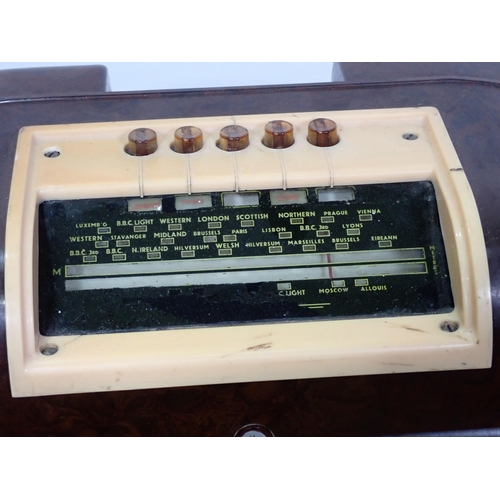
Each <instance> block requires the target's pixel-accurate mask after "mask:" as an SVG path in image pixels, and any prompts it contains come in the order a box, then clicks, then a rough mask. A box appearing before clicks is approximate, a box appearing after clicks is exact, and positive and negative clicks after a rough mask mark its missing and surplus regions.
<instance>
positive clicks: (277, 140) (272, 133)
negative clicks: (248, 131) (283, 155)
mask: <svg viewBox="0 0 500 500" xmlns="http://www.w3.org/2000/svg"><path fill="white" fill-rule="evenodd" d="M294 142H295V139H294V137H293V125H292V124H291V123H288V122H285V121H283V120H273V121H271V122H269V123H267V124H266V127H265V129H264V138H263V139H262V144H264V146H267V147H268V148H271V149H285V148H289V147H290V146H291V145H292V144H293V143H294Z"/></svg>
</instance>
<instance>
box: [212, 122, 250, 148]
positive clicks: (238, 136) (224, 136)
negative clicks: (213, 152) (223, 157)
mask: <svg viewBox="0 0 500 500" xmlns="http://www.w3.org/2000/svg"><path fill="white" fill-rule="evenodd" d="M249 144H250V138H249V135H248V130H247V129H246V128H245V127H242V126H240V125H228V126H227V127H224V128H223V129H222V130H221V131H220V139H219V141H218V143H217V145H218V146H219V148H221V149H223V150H224V151H241V150H242V149H245V148H246V147H247V146H248V145H249Z"/></svg>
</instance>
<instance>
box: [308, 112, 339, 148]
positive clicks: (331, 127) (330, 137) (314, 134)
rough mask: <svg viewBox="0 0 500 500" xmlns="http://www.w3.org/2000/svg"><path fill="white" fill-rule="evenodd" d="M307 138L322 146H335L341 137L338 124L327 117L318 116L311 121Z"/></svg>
mask: <svg viewBox="0 0 500 500" xmlns="http://www.w3.org/2000/svg"><path fill="white" fill-rule="evenodd" d="M307 140H308V141H309V142H310V143H311V144H312V145H313V146H318V147H320V148H326V147H329V146H335V144H337V143H338V142H339V141H340V139H339V135H338V133H337V124H336V123H335V122H334V121H332V120H328V119H327V118H316V119H315V120H313V121H311V122H309V127H308V129H307Z"/></svg>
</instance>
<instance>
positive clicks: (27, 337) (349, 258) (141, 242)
mask: <svg viewBox="0 0 500 500" xmlns="http://www.w3.org/2000/svg"><path fill="white" fill-rule="evenodd" d="M5 304H6V324H7V340H8V356H9V370H10V380H11V387H12V394H13V396H15V397H20V396H41V395H49V394H66V393H78V392H99V391H119V390H125V389H143V388H155V387H175V386H193V385H205V384H221V383H230V382H249V381H270V380H283V379H307V378H316V377H336V376H346V375H348V376H354V375H367V374H391V373H401V372H424V371H443V370H470V369H476V368H487V367H490V366H491V361H492V306H491V297H490V282H489V274H488V264H487V258H486V250H485V244H484V237H483V232H482V227H481V223H480V220H479V216H478V211H477V208H476V204H475V200H474V196H473V194H472V191H471V189H470V187H469V184H468V181H467V179H466V175H465V173H464V170H463V168H462V165H461V163H460V160H459V158H458V156H457V154H456V152H455V149H454V147H453V145H452V142H451V141H450V138H449V136H448V133H447V131H446V128H445V125H444V123H443V121H442V119H441V117H440V114H439V112H438V110H437V109H435V108H432V107H413V108H394V109H365V110H344V111H332V110H323V111H317V112H316V111H315V112H297V113H276V114H259V115H237V116H236V115H231V116H229V115H228V116H209V117H191V118H165V119H148V120H135V121H120V122H99V123H74V124H60V125H40V126H28V127H25V128H23V129H22V130H21V131H20V133H19V137H18V143H17V151H16V156H15V163H14V169H13V177H12V186H11V192H10V201H9V208H8V217H7V231H6V253H5Z"/></svg>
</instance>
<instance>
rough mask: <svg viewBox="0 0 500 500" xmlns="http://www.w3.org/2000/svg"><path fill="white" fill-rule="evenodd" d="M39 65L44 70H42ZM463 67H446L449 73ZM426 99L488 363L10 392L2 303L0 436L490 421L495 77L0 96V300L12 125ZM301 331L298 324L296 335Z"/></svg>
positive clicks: (410, 428) (496, 195)
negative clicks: (473, 244) (482, 265)
mask: <svg viewBox="0 0 500 500" xmlns="http://www.w3.org/2000/svg"><path fill="white" fill-rule="evenodd" d="M47 71H51V70H50V69H49V70H47ZM462 71H463V68H462V67H461V66H457V67H456V71H455V74H457V73H460V72H462ZM422 105H425V106H436V107H437V108H438V109H439V110H440V112H441V114H442V116H443V119H444V121H445V123H446V125H447V128H448V131H449V133H450V136H451V138H452V141H453V143H454V145H455V147H456V149H457V152H458V155H459V156H460V158H461V161H462V164H463V166H464V169H465V171H466V173H467V176H468V178H469V181H470V184H471V186H472V189H473V191H474V193H475V195H476V199H477V203H478V207H479V212H480V216H481V219H482V224H483V228H484V233H485V239H486V245H487V251H488V258H489V265H490V274H491V282H492V297H493V308H494V329H495V340H494V363H493V368H491V369H488V370H477V371H460V372H432V373H411V374H396V375H375V376H362V377H338V378H327V379H314V380H288V381H273V382H259V383H244V384H227V385H218V386H216V385H212V386H205V387H186V388H174V389H155V390H142V391H124V392H113V393H98V394H80V395H67V396H51V397H39V398H24V399H13V398H12V397H11V395H10V388H9V378H8V366H7V353H6V346H5V317H4V314H5V312H4V308H3V305H2V306H1V309H0V434H3V435H23V436H46V435H65V436H66V435H70V436H73V435H75V436H76V435H78V436H111V435H113V436H115V435H120V436H121V435H127V436H158V435H162V436H177V435H184V436H197V435H203V436H232V435H234V434H235V433H236V432H237V430H238V429H239V428H241V427H242V426H244V425H247V424H252V423H256V424H261V425H264V426H267V427H268V428H269V429H270V430H271V431H272V432H273V433H274V434H275V435H276V436H304V435H309V436H325V435H326V436H345V435H347V436H371V435H399V434H414V433H427V432H449V431H464V430H469V431H470V432H473V431H474V430H478V429H479V430H481V431H480V433H490V434H491V433H493V434H495V433H497V432H498V430H497V429H499V428H500V398H499V397H498V394H499V393H500V371H499V360H500V359H499V345H498V338H499V328H500V288H499V286H500V258H499V256H500V215H499V210H498V207H499V206H500V203H499V202H500V141H498V139H497V136H498V131H499V130H500V84H498V83H494V82H486V83H484V82H481V81H479V80H477V79H474V80H467V79H464V78H462V79H450V78H443V79H432V80H429V81H421V80H420V81H418V82H411V81H409V82H398V83H385V84H380V83H361V84H359V83H353V84H345V83H339V84H335V83H334V84H318V85H300V86H284V87H255V88H243V89H208V90H191V91H170V92H169V91H165V92H147V93H144V92H142V93H117V94H112V93H107V94H101V95H95V96H93V95H86V96H83V97H82V96H80V97H78V96H75V97H70V96H63V97H60V98H59V97H55V96H54V95H53V94H52V97H50V98H47V99H41V98H39V99H18V100H15V101H11V102H0V129H1V130H2V132H1V134H0V270H1V273H0V288H1V290H2V292H1V296H0V304H3V248H4V229H5V214H6V208H7V201H8V195H9V185H10V177H11V169H12V163H13V159H14V153H15V147H16V137H17V133H18V130H19V128H21V127H22V126H25V125H34V124H55V123H72V122H91V121H113V120H139V119H140V120H147V119H157V118H172V117H192V116H211V115H226V114H227V115H229V114H251V113H279V112H283V113H285V112H292V111H311V110H326V109H331V110H337V109H339V110H340V109H363V108H364V109H368V108H389V107H404V106H422ZM304 334H305V335H307V330H306V329H305V330H304Z"/></svg>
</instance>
